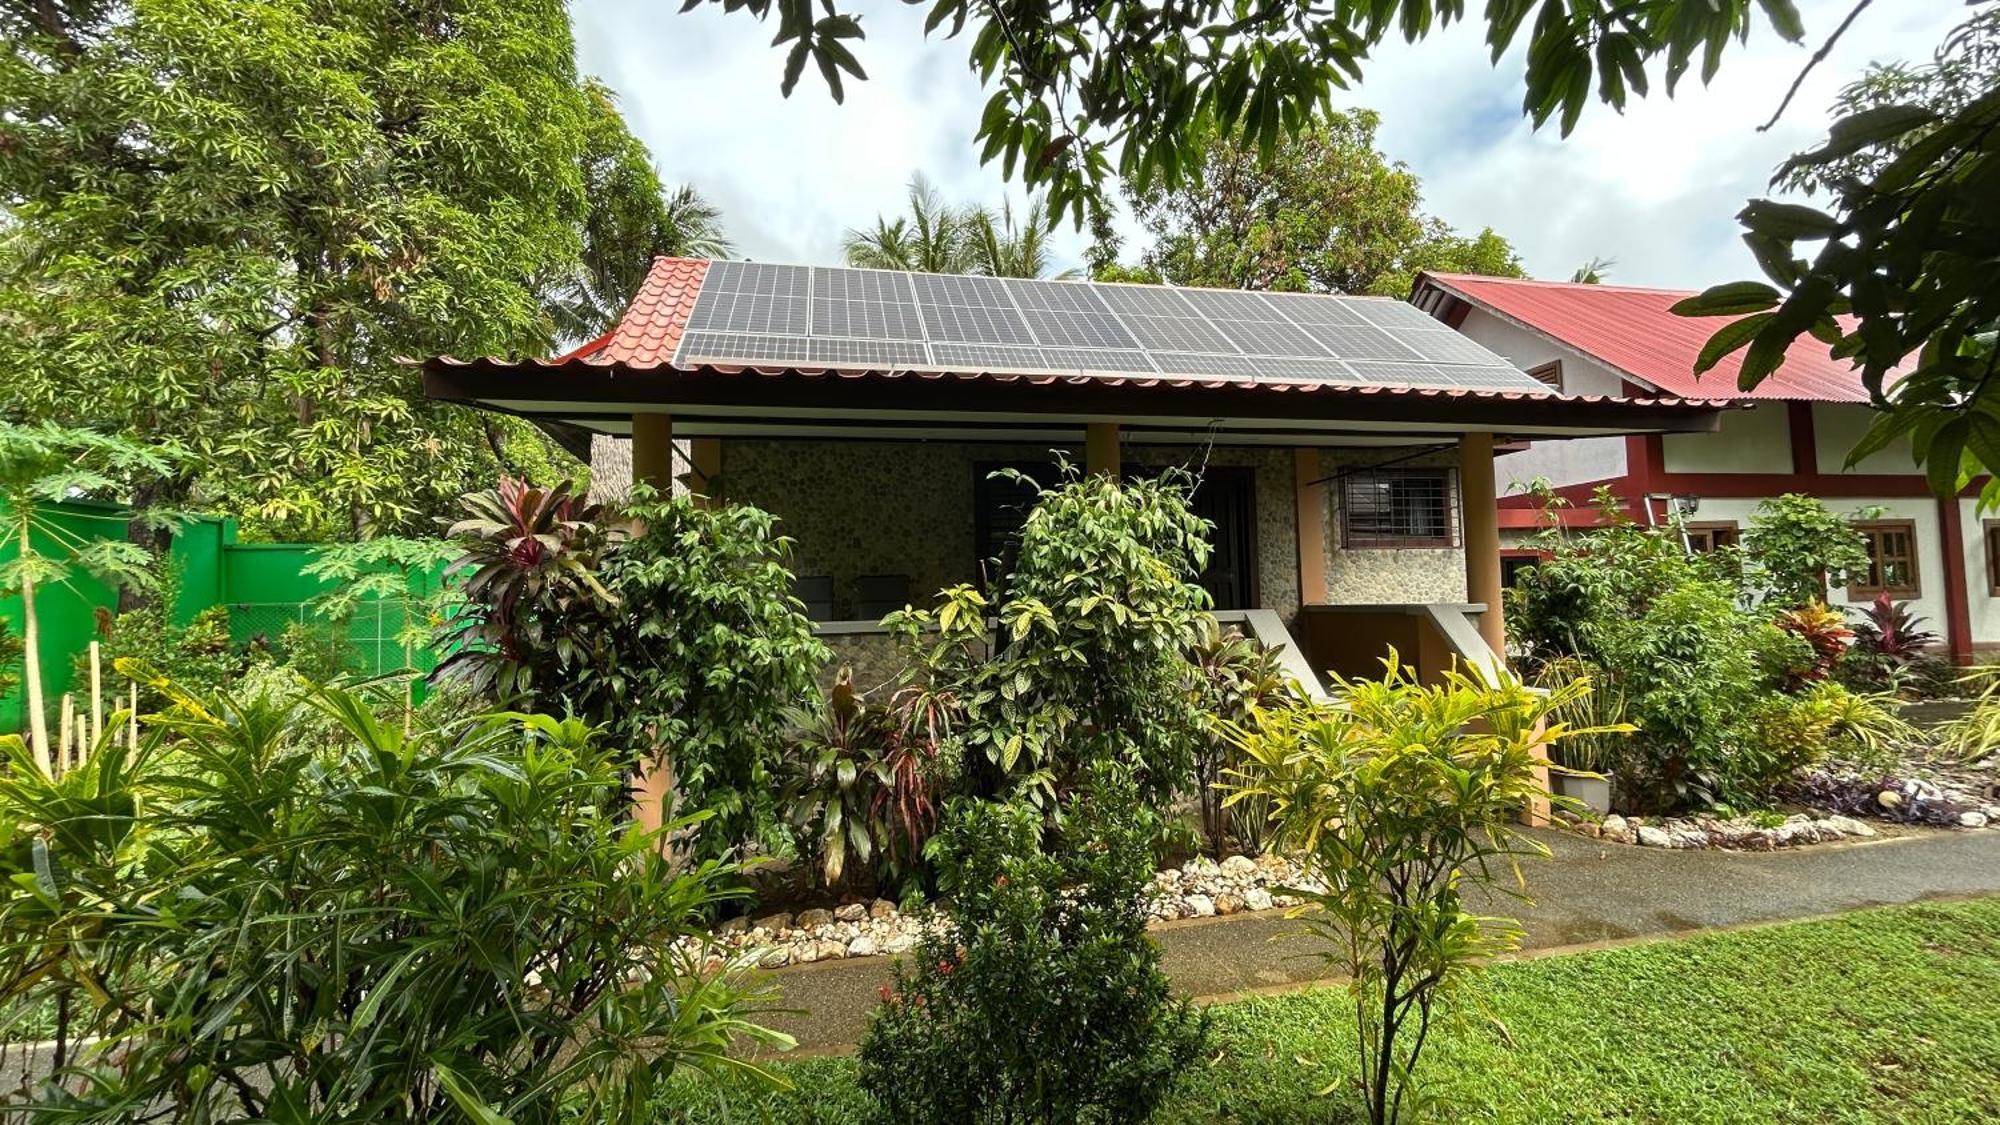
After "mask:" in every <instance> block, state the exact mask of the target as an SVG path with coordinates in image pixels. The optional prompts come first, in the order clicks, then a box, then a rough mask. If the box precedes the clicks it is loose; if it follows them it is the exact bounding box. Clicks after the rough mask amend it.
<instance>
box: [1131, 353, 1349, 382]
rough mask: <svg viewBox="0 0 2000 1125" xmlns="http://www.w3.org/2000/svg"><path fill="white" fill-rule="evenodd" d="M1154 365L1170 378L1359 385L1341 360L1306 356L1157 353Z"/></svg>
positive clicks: (1154, 355)
mask: <svg viewBox="0 0 2000 1125" xmlns="http://www.w3.org/2000/svg"><path fill="white" fill-rule="evenodd" d="M1153 362H1155V363H1157V364H1159V365H1160V370H1161V371H1163V372H1165V373H1166V374H1169V375H1185V376H1189V377H1194V378H1199V377H1202V376H1207V377H1210V378H1233V379H1264V380H1275V381H1281V382H1302V383H1359V382H1363V381H1364V380H1361V379H1357V378H1355V376H1354V372H1352V371H1350V370H1348V367H1347V365H1346V364H1344V363H1342V362H1340V361H1339V360H1337V359H1312V358H1308V357H1305V356H1256V355H1188V354H1184V353H1180V352H1154V353H1153Z"/></svg>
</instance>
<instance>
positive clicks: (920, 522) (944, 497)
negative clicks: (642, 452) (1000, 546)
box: [720, 440, 1299, 680]
mask: <svg viewBox="0 0 2000 1125" xmlns="http://www.w3.org/2000/svg"><path fill="white" fill-rule="evenodd" d="M1068 453H1069V456H1070V457H1071V459H1072V460H1074V461H1078V462H1081V460H1082V451H1081V450H1075V449H1072V450H1069V451H1068ZM1125 453H1126V457H1127V458H1128V459H1129V460H1130V461H1133V462H1135V463H1137V464H1142V465H1172V464H1193V465H1199V464H1200V463H1201V462H1200V457H1201V451H1200V450H1198V449H1195V448H1191V447H1181V446H1142V445H1130V446H1127V447H1126V449H1125ZM1048 456H1049V447H1048V446H1045V445H1030V444H1023V445H988V444H970V443H956V442H876V441H844V442H830V441H829V442H818V441H751V440H730V441H725V442H723V443H722V471H721V474H720V484H721V489H720V491H721V492H722V493H723V494H724V495H726V496H728V497H729V498H731V499H734V500H741V501H745V502H748V503H752V504H756V505H757V506H759V507H761V508H764V509H766V510H767V511H770V512H772V513H774V514H775V515H777V516H778V517H779V519H780V520H781V521H782V522H781V524H780V529H781V530H782V531H783V532H784V534H786V535H789V536H791V537H792V539H793V540H795V542H796V546H795V548H794V551H795V554H794V559H793V569H794V570H795V571H796V572H797V573H799V574H801V575H831V576H832V578H833V582H834V617H836V618H843V619H844V618H851V617H853V616H854V600H855V599H854V580H855V579H856V578H858V577H860V576H862V575H867V574H907V575H909V576H910V596H911V598H912V599H913V600H916V601H918V602H919V603H921V602H922V601H923V600H925V599H927V598H929V597H930V596H931V595H933V594H935V593H936V592H937V591H938V590H939V589H941V588H943V587H945V586H948V585H951V584H953V583H957V582H974V581H976V580H977V579H978V574H977V571H976V565H977V564H976V561H975V558H974V555H975V552H976V547H975V546H974V534H973V530H974V529H973V489H974V486H975V483H976V478H977V474H978V471H979V466H981V465H984V464H988V463H992V462H1000V461H1010V460H1011V461H1032V460H1039V459H1044V458H1046V457H1048ZM1291 457H1292V454H1291V450H1289V449H1257V448H1242V449H1216V450H1214V451H1212V453H1211V454H1210V456H1209V458H1208V463H1209V464H1212V465H1219V466H1245V467H1248V468H1251V469H1252V470H1253V471H1254V473H1255V481H1256V484H1255V493H1256V495H1255V504H1256V528H1257V534H1256V541H1257V547H1256V550H1257V584H1258V596H1259V600H1260V601H1261V602H1262V604H1263V607H1264V608H1269V609H1275V610H1277V611H1279V612H1280V613H1281V614H1282V615H1284V616H1285V617H1286V618H1287V619H1289V618H1290V617H1292V616H1293V615H1294V614H1295V613H1297V611H1298V606H1299V582H1298V561H1297V559H1298V557H1297V533H1296V530H1295V527H1294V520H1293V500H1292V471H1291V469H1292V462H1291ZM854 643H856V644H859V643H860V642H854ZM856 678H857V680H859V679H860V678H861V677H860V674H859V672H858V670H857V673H856Z"/></svg>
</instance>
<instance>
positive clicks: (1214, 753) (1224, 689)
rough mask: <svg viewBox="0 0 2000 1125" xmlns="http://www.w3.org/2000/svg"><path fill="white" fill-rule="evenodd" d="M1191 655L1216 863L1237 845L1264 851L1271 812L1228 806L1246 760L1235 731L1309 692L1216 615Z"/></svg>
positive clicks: (1197, 767)
mask: <svg viewBox="0 0 2000 1125" xmlns="http://www.w3.org/2000/svg"><path fill="white" fill-rule="evenodd" d="M1189 655H1190V657H1191V658H1192V659H1193V661H1194V666H1195V669H1196V670H1197V672H1198V673H1199V678H1198V679H1197V680H1196V681H1195V691H1196V695H1197V706H1198V708H1199V712H1200V714H1201V716H1202V719H1203V736H1202V738H1201V739H1200V740H1199V741H1198V742H1196V744H1195V757H1194V796H1195V804H1196V808H1197V811H1198V813H1199V816H1200V824H1201V839H1200V841H1199V843H1200V845H1201V846H1202V847H1203V848H1205V849H1206V851H1207V853H1208V854H1209V855H1210V856H1211V857H1213V858H1216V859H1221V858H1222V856H1223V853H1224V851H1225V850H1226V849H1227V848H1228V846H1229V844H1230V842H1231V840H1232V839H1233V840H1234V841H1235V842H1236V843H1237V844H1238V845H1239V846H1241V847H1242V848H1243V849H1244V850H1245V851H1247V852H1262V851H1263V850H1264V834H1265V833H1264V829H1265V825H1266V823H1267V818H1266V816H1265V813H1266V812H1267V810H1265V809H1264V808H1263V807H1262V806H1261V805H1257V804H1254V803H1252V804H1242V803H1239V804H1238V806H1237V807H1236V809H1235V810H1231V809H1228V808H1225V807H1224V806H1223V797H1222V790H1221V788H1220V782H1221V781H1222V780H1223V778H1224V776H1225V774H1226V771H1227V770H1228V769H1229V768H1230V767H1231V766H1233V765H1235V764H1236V763H1237V762H1238V761H1240V760H1241V757H1242V752H1241V750H1240V749H1239V746H1238V742H1237V739H1236V738H1235V737H1233V732H1235V731H1238V730H1240V729H1241V728H1243V727H1244V726H1246V725H1249V724H1253V723H1255V722H1256V721H1257V716H1258V715H1259V714H1260V713H1261V712H1263V711H1265V710H1268V709H1270V708H1273V707H1282V706H1285V705H1287V704H1290V703H1296V702H1300V701H1301V700H1302V699H1303V698H1304V697H1303V694H1302V693H1301V691H1300V689H1299V685H1298V684H1297V683H1296V682H1295V681H1293V680H1292V679H1291V677H1289V676H1287V675H1286V674H1285V671H1284V666H1283V664H1282V663H1281V662H1280V661H1279V659H1278V653H1277V652H1276V651H1275V650H1273V649H1270V648H1267V647H1265V646H1264V645H1262V644H1259V643H1258V642H1257V641H1256V640H1254V639H1252V638H1250V637H1246V636H1244V635H1243V632H1242V630H1240V629H1237V628H1235V627H1233V626H1231V627H1228V628H1224V627H1223V626H1221V625H1219V624H1217V623H1216V621H1215V619H1214V618H1212V617H1204V618H1203V619H1202V621H1201V622H1200V624H1199V626H1198V628H1197V630H1196V637H1195V642H1194V644H1193V645H1192V646H1190V649H1189Z"/></svg>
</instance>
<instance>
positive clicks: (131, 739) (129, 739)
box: [125, 680, 139, 750]
mask: <svg viewBox="0 0 2000 1125" xmlns="http://www.w3.org/2000/svg"><path fill="white" fill-rule="evenodd" d="M126 728H127V729H126V732H125V735H126V738H125V744H126V745H127V746H130V747H131V748H132V749H134V750H137V749H138V748H139V681H137V680H133V681H132V719H131V721H130V722H129V723H127V724H126Z"/></svg>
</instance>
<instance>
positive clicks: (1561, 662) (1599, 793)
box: [1535, 656, 1631, 816]
mask: <svg viewBox="0 0 2000 1125" xmlns="http://www.w3.org/2000/svg"><path fill="white" fill-rule="evenodd" d="M1579 679H1585V680H1589V681H1590V685H1591V690H1590V691H1588V692H1583V693H1580V694H1578V695H1577V696H1576V697H1575V698H1573V699H1569V700H1566V701H1565V702H1563V703H1562V704H1561V705H1559V706H1557V707H1556V708H1554V709H1553V710H1552V711H1551V712H1550V716H1549V718H1550V721H1551V722H1560V723H1563V724H1565V725H1567V726H1569V727H1571V728H1574V729H1576V730H1577V731H1579V732H1582V733H1579V734H1577V735H1576V736H1575V737H1572V738H1566V739H1564V740H1563V741H1562V742H1561V743H1560V744H1558V745H1557V746H1556V747H1555V750H1554V756H1553V759H1552V760H1553V761H1554V763H1555V765H1556V767H1557V769H1556V774H1555V790H1556V792H1557V793H1559V794H1561V795H1562V796H1564V797H1568V798H1570V799H1571V800H1574V801H1579V802H1581V803H1582V804H1583V805H1584V806H1585V807H1587V808H1589V809H1590V811H1592V812H1594V813H1596V814H1597V815H1599V816H1604V815H1606V814H1607V813H1609V812H1610V811H1611V797H1612V789H1613V787H1614V785H1615V784H1616V775H1615V774H1614V773H1613V771H1612V767H1613V765H1614V764H1615V763H1616V762H1617V760H1618V750H1619V743H1618V741H1617V740H1618V739H1621V738H1624V737H1625V735H1626V732H1627V731H1629V730H1630V729H1631V728H1630V727H1628V726H1626V725H1625V692H1624V689H1623V688H1622V687H1620V686H1619V684H1618V683H1617V681H1616V680H1614V679H1613V678H1612V677H1610V676H1609V675H1606V674H1605V673H1604V672H1603V671H1602V670H1601V669H1598V668H1596V667H1595V666H1593V665H1591V664H1590V663H1589V662H1587V661H1584V660H1581V659H1579V658H1577V657H1574V656H1564V657H1558V658H1557V659H1554V660H1551V661H1549V662H1548V663H1547V664H1544V665H1543V666H1542V669H1541V671H1540V672H1539V673H1538V674H1537V675H1536V676H1535V686H1536V687H1538V688H1542V689H1544V690H1550V691H1553V690H1555V689H1558V688H1561V687H1563V686H1565V685H1567V684H1569V683H1571V682H1573V681H1576V680H1579Z"/></svg>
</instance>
